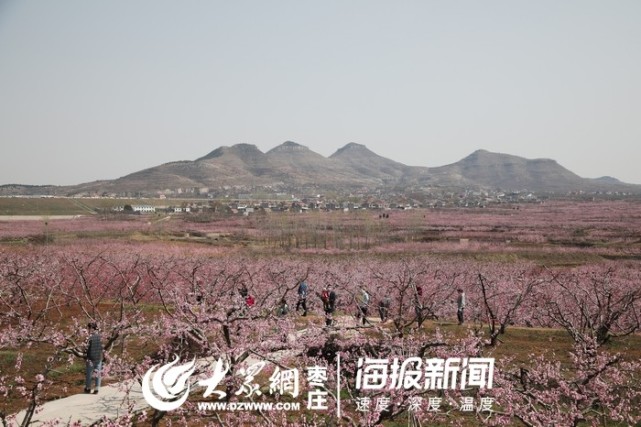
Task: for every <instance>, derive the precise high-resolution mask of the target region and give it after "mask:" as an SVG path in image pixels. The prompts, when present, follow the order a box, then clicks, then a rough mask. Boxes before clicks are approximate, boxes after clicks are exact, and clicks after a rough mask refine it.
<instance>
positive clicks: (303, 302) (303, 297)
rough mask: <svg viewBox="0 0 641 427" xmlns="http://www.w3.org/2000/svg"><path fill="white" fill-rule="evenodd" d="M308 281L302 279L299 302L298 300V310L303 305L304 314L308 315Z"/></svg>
mask: <svg viewBox="0 0 641 427" xmlns="http://www.w3.org/2000/svg"><path fill="white" fill-rule="evenodd" d="M307 292H308V288H307V282H306V281H304V280H301V281H300V283H299V284H298V302H296V311H298V309H299V308H300V307H303V316H307Z"/></svg>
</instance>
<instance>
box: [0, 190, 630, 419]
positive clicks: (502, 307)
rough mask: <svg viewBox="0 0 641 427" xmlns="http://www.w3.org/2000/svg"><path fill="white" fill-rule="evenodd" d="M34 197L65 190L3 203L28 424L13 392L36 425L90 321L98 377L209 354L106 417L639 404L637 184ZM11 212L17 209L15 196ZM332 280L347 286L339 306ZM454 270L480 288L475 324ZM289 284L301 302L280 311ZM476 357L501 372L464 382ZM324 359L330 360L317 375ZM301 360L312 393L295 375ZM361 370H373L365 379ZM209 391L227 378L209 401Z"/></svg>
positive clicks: (2, 296) (378, 414) (1, 370)
mask: <svg viewBox="0 0 641 427" xmlns="http://www.w3.org/2000/svg"><path fill="white" fill-rule="evenodd" d="M11 200H12V202H11V203H17V202H16V200H20V199H11ZM61 200H64V201H65V203H66V202H71V200H67V199H61ZM3 202H4V201H3ZM37 202H38V203H47V202H51V203H52V205H48V207H47V208H46V209H45V210H46V212H41V211H39V210H38V208H37V207H30V208H28V209H27V207H26V205H25V207H24V212H21V213H20V214H22V215H42V218H41V219H35V220H12V221H7V220H2V219H0V259H1V261H0V395H1V396H3V399H2V400H1V401H0V419H1V420H2V421H3V423H5V425H13V424H12V423H14V424H15V423H17V422H18V421H16V420H15V419H14V418H12V414H15V413H17V412H18V411H19V410H24V409H26V410H27V419H25V421H24V423H25V424H28V422H29V421H30V420H32V419H36V418H37V415H36V414H37V408H38V407H39V405H42V404H44V403H45V402H47V401H50V400H53V399H58V398H63V397H65V396H70V395H73V394H77V393H82V389H83V387H84V361H83V355H84V351H85V347H86V340H87V336H88V335H87V334H88V332H87V329H86V325H87V323H88V322H90V321H95V322H97V323H98V325H99V327H100V330H101V334H102V338H103V342H104V344H105V362H106V363H105V369H104V373H103V375H104V382H105V384H125V383H126V382H127V381H129V380H133V381H134V382H138V383H139V382H141V381H143V376H144V374H145V373H146V372H147V371H148V370H149V369H150V368H151V367H153V366H157V365H164V364H167V363H169V362H171V361H173V360H174V359H175V358H176V357H180V359H181V363H184V362H188V361H191V360H193V359H194V358H197V359H198V360H200V361H201V362H200V363H199V365H198V367H197V371H195V372H194V373H192V374H191V378H192V380H193V381H192V383H193V387H192V393H191V395H189V396H188V400H187V401H186V402H185V403H184V404H182V405H181V406H179V407H178V408H177V409H174V410H170V411H167V412H164V411H161V410H158V409H154V408H152V407H151V406H148V410H143V411H139V410H136V411H131V412H130V411H129V410H127V405H124V406H122V407H121V410H120V412H119V413H118V414H105V415H109V417H110V418H111V419H110V420H107V419H103V420H101V419H96V420H95V421H96V422H97V423H98V424H103V425H170V424H171V425H174V424H176V423H178V424H180V425H250V424H253V425H323V426H325V425H354V426H360V425H384V426H401V425H408V424H409V425H464V426H472V425H514V426H521V425H525V426H552V425H554V426H573V425H600V426H603V425H611V426H626V425H635V424H637V423H639V422H640V420H641V411H639V409H638V408H639V405H640V404H641V377H640V376H641V364H640V357H641V337H640V336H639V334H638V333H639V328H640V327H641V323H640V322H641V286H640V283H641V268H640V267H641V210H640V207H641V205H640V204H638V203H629V202H625V201H610V202H584V203H571V202H547V203H545V204H524V205H505V206H499V207H495V208H491V209H490V208H487V209H443V210H437V209H416V210H409V211H356V212H309V213H307V214H292V213H256V214H254V215H250V216H248V217H242V216H226V215H213V214H207V215H204V214H193V215H166V214H155V215H124V214H123V215H117V214H89V213H88V211H89V210H92V209H94V208H95V206H93V205H89V203H88V202H87V201H82V202H81V203H80V205H77V204H72V205H64V206H63V205H62V203H63V202H62V201H51V200H48V199H42V200H37ZM59 203H60V205H58V204H59ZM74 206H75V207H74ZM76 208H77V211H76V210H74V209H76ZM87 208H89V209H87ZM3 209H4V210H3ZM83 210H84V212H83ZM3 212H13V213H16V211H15V206H14V207H3V205H2V203H0V214H2V213H3ZM55 215H73V217H72V218H67V219H55V218H54V216H55ZM301 281H305V282H306V283H307V284H308V285H309V295H308V298H307V304H308V308H309V314H308V315H307V316H302V315H301V314H302V311H300V312H296V310H294V308H295V306H296V304H297V300H298V295H297V290H298V285H299V283H300V282H301ZM325 286H329V287H330V288H331V289H333V290H334V291H335V292H336V294H337V297H338V298H337V303H336V307H335V311H334V312H333V313H332V314H331V315H329V316H326V315H325V313H324V311H323V302H322V301H321V298H320V294H321V291H322V290H323V289H324V287H325ZM245 289H246V290H247V293H248V294H250V295H252V297H253V298H254V300H255V302H254V303H253V304H247V302H246V300H245V299H244V297H243V296H242V295H241V293H243V292H244V290H245ZM363 289H365V290H366V291H367V292H368V294H369V295H370V300H369V303H368V306H367V316H366V319H365V321H364V322H363V320H362V317H359V316H357V314H359V305H362V301H361V294H362V290H363ZM458 289H462V290H463V291H464V292H465V295H466V307H465V310H464V317H465V321H464V323H463V324H462V325H459V324H458V322H457V304H456V299H457V293H458V292H457V290H458ZM386 298H389V301H390V307H389V309H388V310H387V316H386V317H387V318H386V319H385V320H384V321H382V320H381V318H380V317H379V304H380V302H382V301H385V299H386ZM283 300H284V301H285V302H286V303H287V304H288V306H289V308H290V310H289V312H288V313H287V314H281V313H280V312H279V307H281V304H282V301H283ZM328 321H329V323H331V325H330V326H327V325H326V323H327V322H328ZM454 358H459V359H458V360H459V361H460V365H459V364H453V365H451V366H449V365H448V366H449V371H447V370H446V369H445V366H441V368H439V365H435V363H438V362H439V361H445V360H448V359H454ZM471 358H484V359H487V358H490V359H494V373H493V376H492V377H491V378H492V386H491V387H489V386H488V384H487V378H485V377H484V379H485V380H486V382H485V383H484V384H482V385H478V384H477V385H475V386H474V385H473V381H472V386H468V387H465V388H464V389H461V387H459V386H458V385H459V384H460V382H461V381H462V378H463V376H464V375H467V374H468V373H470V372H472V371H470V370H468V368H467V366H468V365H467V362H468V361H470V360H471ZM218 360H220V361H221V365H220V366H223V365H224V366H226V367H228V370H227V371H226V372H223V373H222V374H221V375H220V378H218V379H219V381H218V382H217V383H216V384H214V385H213V386H212V387H211V390H209V389H208V388H207V387H204V386H202V385H198V384H197V383H196V379H206V378H213V377H212V375H213V374H214V372H215V368H216V366H217V364H216V362H217V361H218ZM359 360H360V365H359ZM376 360H378V361H376ZM381 360H386V362H388V364H386V363H384V362H383V361H381ZM464 361H465V362H464ZM261 362H265V365H264V367H263V368H262V369H261V370H260V371H255V372H254V375H253V378H249V377H251V376H248V372H249V373H251V369H252V367H254V368H255V367H256V366H262V365H256V364H257V363H258V364H260V363H261ZM368 363H369V364H370V365H372V366H374V367H375V368H376V369H374V368H372V370H367V369H366V368H367V365H368ZM395 363H397V365H395ZM372 366H370V368H371V367H372ZM395 366H396V367H395ZM314 367H315V368H317V369H316V370H317V371H318V370H320V371H322V372H324V376H323V375H321V378H320V379H319V378H318V377H312V376H310V371H313V369H312V370H310V369H307V368H314ZM293 369H297V371H296V372H297V373H298V380H297V382H296V384H298V385H299V390H298V392H297V393H294V392H293V390H292V389H291V388H287V387H285V386H284V385H283V384H292V383H291V382H288V383H285V382H283V381H281V380H282V379H283V378H284V377H283V375H284V372H290V373H291V372H294V371H293ZM401 372H402V374H403V375H404V376H403V375H401ZM447 372H449V374H447ZM430 375H431V376H430ZM439 375H440V376H439ZM448 375H449V376H448ZM452 375H454V376H452ZM457 375H458V376H457ZM470 375H471V374H470ZM248 378H249V379H248ZM288 378H290V379H291V377H288ZM399 378H400V383H399ZM430 378H431V379H430ZM446 378H449V379H450V380H452V381H454V380H456V381H458V382H456V381H455V382H456V384H457V386H455V387H451V382H450V383H443V381H445V379H446ZM469 378H470V379H471V378H472V377H469ZM439 379H440V380H441V382H438V380H439ZM365 380H367V381H370V385H372V384H373V386H372V387H369V389H368V388H367V387H363V384H364V381H365ZM448 384H449V385H448ZM270 385H271V386H272V387H271V390H270ZM276 386H278V387H276ZM181 389H182V387H181ZM206 390H207V391H214V393H212V394H211V395H210V396H208V397H207V398H204V397H203V393H204V392H205V391H206ZM310 396H312V397H310ZM96 398H99V397H96ZM314 399H320V400H318V401H317V400H314ZM169 400H171V399H169ZM200 401H208V402H226V403H228V404H229V403H241V402H246V403H247V402H256V403H261V402H263V403H270V402H273V403H277V402H280V403H284V402H287V403H296V402H298V403H299V404H300V409H298V410H296V411H289V412H286V411H268V410H256V409H248V410H243V411H230V410H227V411H220V410H218V411H212V410H207V409H203V408H199V407H198V405H197V404H196V402H200ZM321 401H322V403H324V405H320V407H316V406H314V405H313V403H319V402H321ZM29 414H30V415H29ZM63 422H65V423H66V422H67V420H64V421H63Z"/></svg>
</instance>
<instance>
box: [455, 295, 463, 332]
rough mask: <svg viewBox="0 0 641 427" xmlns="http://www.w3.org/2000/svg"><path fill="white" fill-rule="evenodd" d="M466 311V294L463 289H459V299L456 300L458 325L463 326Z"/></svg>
mask: <svg viewBox="0 0 641 427" xmlns="http://www.w3.org/2000/svg"><path fill="white" fill-rule="evenodd" d="M464 311H465V292H463V289H461V288H459V289H458V297H457V298H456V317H457V318H458V324H459V325H462V324H463V320H464V317H463V314H464Z"/></svg>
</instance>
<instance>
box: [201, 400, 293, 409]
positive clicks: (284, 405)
mask: <svg viewBox="0 0 641 427" xmlns="http://www.w3.org/2000/svg"><path fill="white" fill-rule="evenodd" d="M198 410H200V411H300V402H198Z"/></svg>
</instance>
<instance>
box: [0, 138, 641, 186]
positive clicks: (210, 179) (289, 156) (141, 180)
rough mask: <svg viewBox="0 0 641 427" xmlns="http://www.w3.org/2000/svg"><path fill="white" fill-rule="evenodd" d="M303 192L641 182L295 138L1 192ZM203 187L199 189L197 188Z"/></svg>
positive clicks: (549, 163) (476, 157)
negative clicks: (412, 162)
mask: <svg viewBox="0 0 641 427" xmlns="http://www.w3.org/2000/svg"><path fill="white" fill-rule="evenodd" d="M261 187H262V188H265V189H270V190H274V191H278V190H283V191H285V190H286V191H295V190H296V189H310V188H313V189H315V190H318V191H330V190H340V191H355V190H363V189H380V190H381V191H396V192H398V191H404V190H409V189H413V190H416V189H419V190H420V189H425V188H434V187H441V188H475V189H488V190H502V191H533V192H548V193H567V192H569V191H585V192H593V191H618V192H631V193H637V194H639V193H641V186H640V185H632V184H625V183H622V182H620V181H619V180H617V179H615V178H612V177H602V178H598V179H587V178H581V177H580V176H578V175H576V174H574V173H573V172H571V171H569V170H567V169H565V168H564V167H563V166H561V165H559V164H558V163H557V162H556V161H554V160H551V159H525V158H522V157H518V156H514V155H509V154H500V153H492V152H489V151H486V150H477V151H475V152H474V153H472V154H470V155H469V156H467V157H465V158H464V159H462V160H460V161H458V162H456V163H453V164H450V165H445V166H439V167H433V168H428V167H421V166H407V165H404V164H402V163H399V162H396V161H393V160H390V159H387V158H385V157H381V156H379V155H378V154H376V153H374V152H372V151H370V150H369V149H368V148H367V147H366V146H365V145H362V144H356V143H349V144H347V145H345V146H344V147H342V148H340V149H339V150H337V151H336V152H335V153H334V154H332V155H331V156H329V157H324V156H322V155H320V154H318V153H315V152H313V151H311V150H310V149H309V148H307V147H306V146H304V145H301V144H298V143H296V142H292V141H286V142H284V143H283V144H281V145H279V146H277V147H274V148H272V149H271V150H269V151H268V152H267V153H263V152H262V151H260V150H259V149H258V148H257V147H256V146H255V145H252V144H236V145H233V146H231V147H228V146H222V147H219V148H216V149H215V150H213V151H211V152H210V153H209V154H207V155H205V156H203V157H200V158H198V159H196V160H193V161H192V160H185V161H177V162H170V163H165V164H162V165H159V166H155V167H152V168H148V169H144V170H141V171H138V172H134V173H131V174H129V175H126V176H123V177H120V178H117V179H114V180H105V181H95V182H90V183H84V184H79V185H74V186H64V187H56V186H21V185H19V184H11V185H4V186H0V195H17V194H25V195H29V194H56V195H103V194H118V195H125V194H128V195H136V194H137V195H147V196H153V195H157V194H159V193H161V192H178V191H196V190H198V189H204V190H207V191H211V192H216V191H223V190H226V189H229V188H236V189H238V190H239V192H240V190H242V189H245V190H247V191H249V190H251V189H253V190H256V189H257V188H261ZM194 189H196V190H194Z"/></svg>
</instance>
